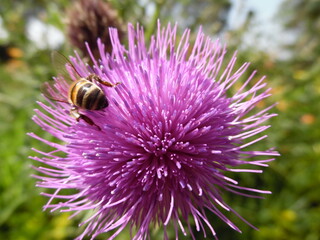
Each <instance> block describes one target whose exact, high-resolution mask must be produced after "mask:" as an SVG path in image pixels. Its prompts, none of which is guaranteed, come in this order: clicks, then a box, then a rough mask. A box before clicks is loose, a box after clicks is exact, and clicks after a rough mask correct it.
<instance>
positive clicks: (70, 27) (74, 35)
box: [67, 0, 124, 57]
mask: <svg viewBox="0 0 320 240" xmlns="http://www.w3.org/2000/svg"><path fill="white" fill-rule="evenodd" d="M67 19H68V21H67V35H68V37H69V39H70V41H71V44H72V45H74V46H75V47H77V48H79V49H80V50H81V52H82V54H83V56H86V57H89V56H88V55H87V54H88V51H87V47H86V44H85V43H86V42H87V43H88V45H89V47H90V49H91V51H92V53H93V55H94V56H95V57H98V56H99V50H98V46H97V38H100V39H101V41H102V43H104V45H105V47H106V49H105V50H106V51H107V52H111V51H112V46H111V41H110V36H109V27H115V28H117V29H118V30H119V29H120V31H119V38H122V37H123V35H124V31H122V30H121V29H123V28H122V26H121V21H120V19H119V18H118V16H117V12H116V11H115V10H114V9H112V7H111V5H110V4H109V3H107V2H104V1H102V0H78V1H76V2H75V3H74V4H73V5H72V6H71V7H70V8H69V9H68V10H67Z"/></svg>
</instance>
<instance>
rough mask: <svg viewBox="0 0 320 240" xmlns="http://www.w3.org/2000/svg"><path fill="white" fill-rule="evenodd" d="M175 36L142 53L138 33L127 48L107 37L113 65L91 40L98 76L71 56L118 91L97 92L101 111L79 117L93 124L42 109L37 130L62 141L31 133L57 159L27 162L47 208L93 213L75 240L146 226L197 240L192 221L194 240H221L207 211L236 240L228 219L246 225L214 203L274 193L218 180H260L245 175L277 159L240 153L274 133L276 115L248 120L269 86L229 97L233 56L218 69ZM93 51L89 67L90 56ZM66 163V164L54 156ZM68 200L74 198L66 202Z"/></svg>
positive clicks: (64, 107) (215, 50)
mask: <svg viewBox="0 0 320 240" xmlns="http://www.w3.org/2000/svg"><path fill="white" fill-rule="evenodd" d="M176 30H177V26H174V27H173V28H172V27H171V26H170V25H168V26H167V27H166V28H161V27H160V24H159V25H158V31H157V34H156V35H155V36H154V37H152V39H151V42H150V45H149V47H147V46H146V45H145V39H144V32H143V30H142V28H140V27H139V26H137V28H136V29H134V27H133V26H132V25H129V27H128V41H129V44H128V49H126V48H125V47H124V46H123V45H121V43H120V42H119V39H118V35H117V30H116V29H110V36H111V41H112V47H113V52H112V54H111V55H109V54H108V53H106V52H105V46H104V45H103V44H102V43H101V41H99V40H98V46H99V50H100V55H101V59H100V60H96V59H94V58H93V57H92V61H93V63H94V66H92V67H91V66H88V65H86V64H85V63H83V62H82V60H81V59H80V57H79V56H78V55H77V57H75V58H71V61H72V63H73V65H74V66H75V68H76V70H77V72H78V73H79V74H80V75H81V76H82V77H86V76H88V75H89V74H91V73H94V74H96V75H98V76H100V78H102V79H104V80H105V81H109V82H112V83H116V82H121V84H119V85H118V86H116V87H115V88H107V87H105V86H100V87H101V88H102V89H103V91H104V92H105V94H106V96H107V99H108V100H109V106H108V107H107V108H105V109H102V110H99V111H89V110H83V109H80V110H79V112H80V113H81V114H83V115H85V116H87V117H89V118H90V119H91V120H92V121H93V122H94V125H90V124H88V123H87V122H85V121H82V120H80V121H79V122H77V121H76V120H75V119H74V118H72V117H71V116H70V114H69V112H70V108H71V107H72V106H71V105H70V104H67V103H62V102H54V101H51V100H49V99H48V104H44V103H41V102H40V103H39V105H40V107H41V108H42V109H43V111H39V110H35V111H36V115H35V116H34V118H33V120H34V121H35V122H36V123H37V124H38V125H40V126H41V127H42V129H43V130H45V131H47V132H49V133H50V134H52V135H53V136H54V137H56V138H57V139H59V140H61V141H62V142H64V144H58V143H54V142H50V141H47V140H45V139H42V138H40V137H38V136H37V135H35V134H33V133H30V135H31V136H32V137H34V138H37V139H39V140H40V141H42V142H44V143H45V144H47V145H49V146H51V147H53V148H54V150H53V151H51V152H42V151H40V150H35V151H36V152H38V153H40V154H41V155H42V157H32V158H33V159H34V160H37V161H39V162H42V163H44V164H46V165H47V166H48V167H35V169H36V170H37V171H39V172H40V173H41V174H40V175H39V176H36V177H37V178H38V179H39V180H40V181H39V182H38V184H37V186H38V187H43V188H51V189H55V191H54V193H51V194H49V193H44V195H46V196H48V197H49V198H50V199H49V201H48V203H47V204H46V205H45V206H44V209H48V208H49V209H51V211H55V210H60V211H72V212H75V214H78V213H80V212H82V211H85V210H93V213H92V215H91V217H90V218H88V219H87V220H85V221H84V222H83V224H85V225H86V228H85V230H84V232H83V234H82V235H81V236H79V237H78V239H82V238H83V237H84V236H86V235H89V236H91V237H92V239H93V238H95V237H96V236H97V235H99V234H101V233H103V232H109V231H112V232H113V235H112V236H111V237H110V238H109V239H114V238H115V237H116V236H117V235H118V234H119V233H120V232H121V231H122V230H123V229H124V228H125V227H126V226H129V227H130V229H131V230H132V231H133V232H134V233H132V234H133V236H132V238H133V239H147V238H149V237H150V235H149V227H150V225H151V224H156V225H158V226H161V227H163V229H164V239H168V236H167V233H166V229H167V226H168V225H171V226H173V228H174V230H175V234H176V238H178V232H179V231H182V233H183V234H184V235H187V234H190V235H191V237H192V239H195V236H194V234H193V232H192V226H191V223H190V217H191V219H192V221H193V222H194V224H195V228H196V230H197V231H203V232H204V236H205V237H206V232H205V228H209V229H210V231H211V233H212V235H213V236H214V237H215V238H217V237H216V233H215V231H214V229H213V227H212V225H213V224H212V223H210V222H209V220H208V217H207V215H206V213H208V212H212V213H213V214H214V215H216V216H218V217H219V218H220V219H221V220H222V221H224V222H225V223H226V224H228V225H229V226H230V227H231V228H233V229H235V230H236V231H239V232H241V231H240V229H239V228H238V227H237V226H236V225H235V224H234V223H232V222H231V221H230V220H229V219H228V218H227V217H226V216H225V215H224V213H223V212H232V213H234V214H236V215H237V216H238V217H239V218H240V219H242V220H243V221H244V222H246V223H248V222H247V221H246V220H245V219H243V218H242V217H241V216H239V214H237V212H235V210H233V209H232V208H231V207H230V206H229V205H228V204H227V203H226V202H225V201H224V200H223V198H222V196H221V192H223V191H229V192H231V193H234V194H239V195H242V196H246V197H256V198H261V196H259V195H255V194H256V193H264V194H269V193H270V192H269V191H264V190H258V189H252V188H248V187H244V186H240V185H238V182H237V181H235V180H233V179H231V178H229V177H227V176H226V175H225V174H227V173H228V172H236V173H238V172H249V173H261V172H262V170H255V169H252V168H251V169H246V168H244V167H243V166H244V165H248V164H250V165H254V166H258V167H261V166H262V167H266V166H268V165H267V163H268V162H269V161H272V160H273V158H272V156H276V155H278V153H277V152H275V151H273V150H272V149H267V150H265V151H250V150H246V147H248V146H249V145H252V144H254V143H256V142H258V141H260V140H262V139H265V138H266V137H267V135H264V136H261V134H260V133H262V132H263V131H265V130H266V129H268V128H269V127H270V126H268V125H262V124H263V123H264V122H265V121H266V120H268V119H270V118H271V117H273V116H275V114H270V113H268V110H270V108H272V107H273V106H269V107H267V108H266V109H263V110H260V111H255V112H252V110H253V109H254V108H255V106H256V105H257V103H259V102H260V101H262V100H264V99H265V98H267V97H268V96H270V88H268V89H266V83H265V82H264V79H265V77H262V78H261V79H260V80H258V81H256V82H255V83H254V84H253V83H252V79H253V78H254V76H255V72H253V73H252V74H251V75H250V77H249V78H248V79H247V80H245V81H244V83H243V85H242V87H240V89H237V92H236V93H234V94H233V95H232V96H229V95H230V93H229V91H230V90H229V89H230V88H231V86H232V85H233V84H234V83H235V82H237V81H238V80H239V78H240V77H241V76H242V75H243V73H244V72H245V71H246V70H247V68H248V66H249V63H244V64H243V65H242V66H241V67H240V68H239V69H237V70H236V71H235V70H234V65H235V62H236V55H234V56H233V57H232V59H231V60H230V62H229V63H228V64H227V66H226V67H225V68H222V67H221V66H222V64H223V61H224V58H225V54H226V49H225V47H223V46H221V44H220V42H219V41H218V40H217V41H212V40H211V39H210V38H209V37H206V36H205V35H204V34H203V33H202V31H201V29H200V30H199V32H198V35H197V38H196V41H195V43H194V44H193V45H191V44H190V39H189V36H190V31H189V30H186V31H185V32H184V34H183V36H182V37H181V39H180V41H176ZM88 52H89V54H90V55H91V56H92V53H91V52H90V49H89V47H88ZM249 83H250V84H251V87H248V86H249ZM97 84H98V85H99V83H97ZM54 86H55V88H56V91H52V97H53V98H54V97H58V95H61V94H62V95H66V94H67V92H68V85H66V82H65V81H64V79H63V78H61V77H58V78H55V85H54ZM245 88H248V90H245ZM97 126H98V127H97ZM257 134H259V137H256V135H257ZM61 152H62V153H64V156H63V157H61V154H60V156H58V154H57V153H61ZM261 156H262V157H261ZM263 156H264V157H263ZM255 157H257V158H255ZM257 159H259V160H257ZM65 189H76V191H77V192H76V193H74V194H70V193H69V195H68V194H64V190H65ZM55 199H58V200H55ZM205 211H206V212H205ZM248 224H249V225H250V223H248ZM206 226H207V227H206ZM250 226H252V225H250ZM252 227H253V228H254V226H252Z"/></svg>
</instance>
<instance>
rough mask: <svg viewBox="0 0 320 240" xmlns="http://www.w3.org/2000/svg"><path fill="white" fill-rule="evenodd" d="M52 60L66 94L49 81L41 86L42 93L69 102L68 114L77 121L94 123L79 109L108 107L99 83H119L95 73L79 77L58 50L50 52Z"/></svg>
mask: <svg viewBox="0 0 320 240" xmlns="http://www.w3.org/2000/svg"><path fill="white" fill-rule="evenodd" d="M52 62H53V64H54V66H55V68H56V70H57V72H58V74H59V75H58V76H60V77H63V79H64V80H65V82H66V83H67V85H68V91H67V94H66V95H67V96H65V95H64V94H62V93H61V92H60V91H59V92H57V91H55V90H54V89H57V88H56V87H55V86H56V85H55V84H53V86H52V85H50V83H46V84H45V85H44V86H43V88H42V93H43V94H44V95H45V96H46V97H47V98H49V99H51V100H54V101H59V102H64V103H68V104H70V105H71V109H70V115H71V116H72V117H74V118H75V119H76V120H77V121H79V120H80V119H82V120H84V121H85V122H87V123H88V124H90V125H95V124H94V122H93V121H92V120H91V119H90V118H89V117H87V116H85V115H83V114H81V113H80V112H79V110H101V109H104V108H106V107H108V105H109V102H108V99H107V97H106V95H105V93H104V92H103V90H102V89H101V88H100V87H99V84H102V85H104V86H107V87H115V86H117V85H118V84H120V83H119V82H117V83H115V84H112V83H110V82H108V81H105V80H102V79H101V77H99V76H98V75H96V74H90V75H88V76H87V77H81V76H80V74H79V73H78V71H77V70H76V68H75V67H74V65H73V64H72V63H71V62H70V61H69V60H68V59H67V58H66V57H65V56H64V55H62V54H61V53H59V52H53V53H52ZM67 67H68V68H69V70H71V71H72V73H73V74H74V76H76V80H72V78H71V77H70V73H69V72H68V71H67ZM57 90H58V89H57ZM52 93H54V94H52ZM53 95H54V96H53ZM57 96H59V97H57ZM96 126H97V125H96ZM97 127H98V126H97ZM98 128H99V127H98ZM99 129H100V128H99Z"/></svg>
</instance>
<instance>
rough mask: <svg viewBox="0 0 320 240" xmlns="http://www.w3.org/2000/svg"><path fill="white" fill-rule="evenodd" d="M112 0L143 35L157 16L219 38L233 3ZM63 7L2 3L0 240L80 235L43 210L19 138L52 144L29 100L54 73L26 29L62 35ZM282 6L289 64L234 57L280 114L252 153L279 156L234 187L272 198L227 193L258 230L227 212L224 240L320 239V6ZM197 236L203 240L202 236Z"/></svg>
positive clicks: (234, 39)
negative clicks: (40, 27) (34, 22)
mask: <svg viewBox="0 0 320 240" xmlns="http://www.w3.org/2000/svg"><path fill="white" fill-rule="evenodd" d="M110 2H111V4H112V5H113V6H114V7H115V9H116V10H117V11H118V14H119V17H121V18H122V19H123V22H127V21H131V22H136V21H139V22H141V24H142V25H143V26H144V27H145V29H146V34H147V36H148V37H149V36H151V34H152V33H153V31H154V29H155V26H156V20H157V18H160V19H161V20H162V21H163V22H166V21H171V22H175V21H178V22H179V24H181V26H183V27H190V28H191V29H193V30H195V29H196V28H197V27H198V25H203V26H204V29H205V31H206V33H207V34H212V35H213V34H217V33H218V32H220V31H224V30H225V29H226V17H227V13H228V11H229V9H230V6H231V5H230V2H229V1H226V0H225V1H224V0H220V1H209V0H206V1H201V4H198V3H196V2H197V1H189V0H179V1H169V0H168V1H165V0H157V1H147V0H146V1H132V0H119V1H116V0H112V1H110ZM68 4H70V1H67V0H59V1H54V2H52V1H44V0H37V1H31V0H29V1H11V0H3V1H2V2H1V6H0V16H1V18H2V22H3V26H4V27H5V29H6V30H7V32H8V38H6V39H0V47H1V49H0V50H1V56H0V113H1V114H0V123H1V124H0V135H1V141H0V150H1V151H0V159H1V161H0V179H1V181H0V239H8V240H11V239H15V240H16V239H18V240H19V239H21V240H23V239H26V240H29V239H40V240H41V239H55V240H58V239H59V240H60V239H72V238H74V237H75V236H77V234H78V233H79V232H80V230H79V229H78V227H77V223H78V220H79V219H75V220H69V219H68V217H69V214H65V213H63V214H61V213H59V214H55V213H50V212H48V211H46V212H42V206H43V205H44V204H45V202H46V198H45V197H43V196H40V192H41V191H45V190H42V189H38V188H36V187H35V184H36V180H35V179H34V178H32V177H31V175H32V174H35V172H34V171H33V170H32V168H31V167H30V166H31V165H32V164H35V163H34V162H32V161H31V160H30V159H28V156H30V155H35V153H34V152H32V151H31V147H34V148H40V149H43V147H44V146H43V144H41V143H39V142H38V141H36V140H34V139H31V138H30V137H27V136H26V133H27V132H36V133H37V134H39V135H41V136H43V137H45V138H50V136H47V135H46V134H45V133H43V132H42V131H41V130H40V129H39V127H38V126H36V125H35V124H34V123H33V122H32V120H31V117H32V115H33V110H32V109H33V108H36V103H35V102H36V100H38V99H40V98H41V96H40V90H39V89H40V86H41V84H42V83H43V82H44V81H47V80H48V79H50V78H51V76H53V69H52V67H51V63H50V51H51V50H50V49H39V48H38V47H37V45H36V44H35V43H34V42H31V41H30V40H29V39H28V38H27V36H26V31H25V29H26V24H27V22H28V19H30V17H35V18H38V19H40V20H41V21H43V22H44V23H46V24H50V25H52V26H55V27H56V28H58V29H60V30H62V31H63V30H64V26H65V24H64V20H65V18H64V11H65V9H66V8H67V6H68ZM285 6H286V7H285V8H282V9H281V12H280V13H279V15H283V16H285V18H284V21H283V24H284V25H285V26H286V27H288V29H290V30H291V31H292V30H293V31H295V32H298V33H299V34H298V35H296V36H297V40H296V41H295V42H293V43H292V44H290V45H288V46H287V47H288V49H289V50H290V51H291V57H290V58H288V59H285V60H278V59H276V58H274V56H271V55H269V53H267V52H262V51H261V50H258V49H255V48H253V47H251V48H249V49H242V50H241V51H239V54H238V63H239V64H240V63H243V62H246V61H250V62H252V65H251V67H250V69H251V70H254V69H258V70H259V73H258V76H260V77H261V76H262V74H263V75H267V76H268V82H269V85H271V86H272V87H273V97H272V98H271V99H270V100H267V101H266V102H263V103H261V106H260V107H263V106H267V105H270V104H271V103H272V102H274V101H277V102H278V105H277V106H276V107H275V108H274V112H276V113H278V114H279V116H278V117H276V118H274V119H272V120H271V121H270V124H272V128H271V130H269V131H268V134H269V139H268V141H267V142H264V143H261V144H260V146H259V147H260V149H264V148H265V144H267V145H268V146H276V148H277V150H279V152H280V153H281V154H282V156H281V157H278V158H277V160H276V161H274V162H272V163H271V166H270V168H268V169H265V173H264V174H262V175H253V174H251V175H250V174H243V176H240V177H238V178H239V179H238V180H239V181H240V182H241V183H242V184H243V185H248V186H251V187H257V188H264V189H270V190H272V192H273V194H272V195H270V196H266V199H265V200H256V199H247V198H244V197H240V196H233V195H229V194H226V195H225V196H224V197H225V199H226V200H227V202H229V203H230V205H231V206H234V207H235V209H236V210H237V211H238V212H239V213H240V214H241V215H243V216H244V217H245V218H246V219H247V220H249V221H250V222H252V223H253V224H254V225H255V226H257V227H259V228H260V231H255V230H252V229H251V228H249V227H248V226H247V225H246V224H245V223H242V222H241V221H240V220H239V219H237V218H235V217H233V216H231V214H230V215H229V214H228V213H226V215H227V216H228V217H229V216H230V218H231V220H233V221H234V222H235V223H236V224H237V225H239V227H240V228H241V229H242V230H243V234H239V233H237V232H234V231H232V230H230V229H229V228H228V227H227V226H226V224H224V223H222V222H221V221H220V220H219V219H217V218H216V217H215V216H210V217H211V220H212V221H213V222H214V223H215V224H213V225H214V227H215V229H216V231H217V233H218V235H219V236H220V239H222V240H223V239H226V240H227V239H260V240H271V239H276V240H286V239H293V240H295V239H296V240H298V239H299V240H300V239H307V240H316V239H320V191H319V187H318V186H319V182H320V175H319V172H320V161H319V157H320V141H319V139H320V128H319V126H320V111H319V109H320V58H319V56H320V49H319V46H320V38H319V34H318V33H319V30H320V29H319V26H320V24H319V22H320V17H319V14H316V13H318V12H319V11H317V10H318V9H319V7H320V3H319V1H317V0H313V1H303V0H295V1H287V3H286V5H285ZM148 9H149V10H148ZM150 9H154V10H153V11H151V10H150ZM250 14H252V13H250ZM252 17H253V15H250V16H248V21H246V22H245V24H244V26H242V27H240V28H239V29H237V30H234V31H233V32H227V36H228V39H229V41H228V44H229V45H230V44H231V45H230V48H231V49H237V48H239V44H240V43H243V41H244V39H243V35H244V33H246V32H247V31H248V30H249V28H250V21H251V20H252ZM60 51H62V52H65V53H69V52H71V51H72V48H71V47H70V45H69V44H68V42H66V43H65V44H64V45H63V46H62V47H61V49H60ZM243 79H244V78H243ZM169 234H170V233H169ZM107 236H109V235H106V236H103V237H107ZM128 236H129V231H128V230H126V231H124V232H123V233H121V235H120V236H119V237H118V239H129V237H128ZM103 237H101V238H99V239H103ZM152 239H162V234H161V231H159V230H158V228H157V227H155V228H154V229H153V230H152ZM181 239H189V237H183V236H181ZM197 239H203V235H202V233H201V234H200V233H199V235H198V237H197Z"/></svg>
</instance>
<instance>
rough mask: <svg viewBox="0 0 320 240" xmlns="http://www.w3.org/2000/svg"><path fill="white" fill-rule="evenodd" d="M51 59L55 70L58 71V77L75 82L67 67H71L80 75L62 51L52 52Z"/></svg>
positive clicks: (75, 73) (77, 75)
mask: <svg viewBox="0 0 320 240" xmlns="http://www.w3.org/2000/svg"><path fill="white" fill-rule="evenodd" d="M51 60H52V64H53V66H54V68H55V70H56V71H57V74H58V77H63V78H64V80H65V81H67V82H69V83H71V82H73V80H72V78H71V76H70V72H68V70H67V68H69V69H71V70H72V71H73V74H74V75H75V76H76V77H77V78H78V77H79V76H80V74H79V73H78V72H77V70H76V68H75V67H74V66H73V64H72V63H71V62H70V60H69V59H68V58H67V57H66V56H64V55H63V54H62V53H60V52H57V51H53V52H52V53H51Z"/></svg>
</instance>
